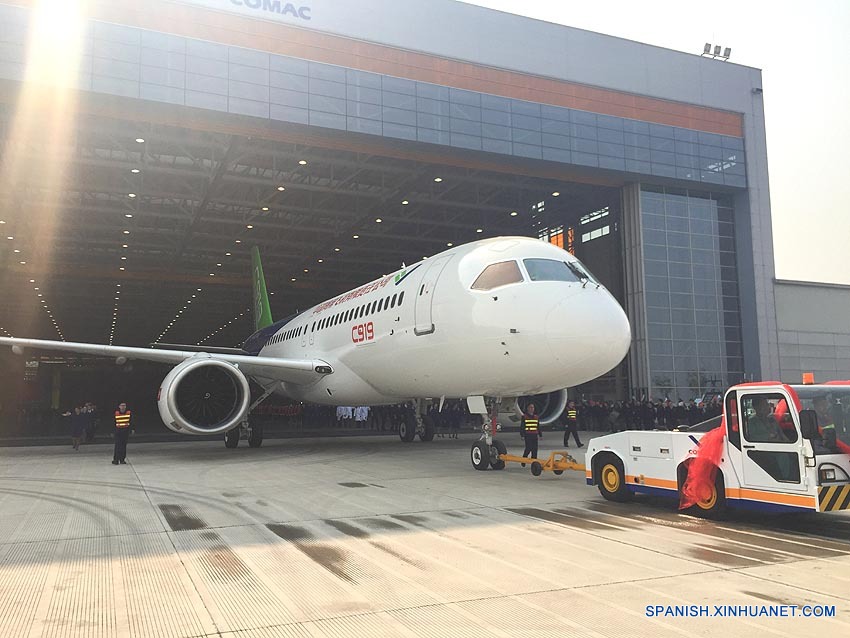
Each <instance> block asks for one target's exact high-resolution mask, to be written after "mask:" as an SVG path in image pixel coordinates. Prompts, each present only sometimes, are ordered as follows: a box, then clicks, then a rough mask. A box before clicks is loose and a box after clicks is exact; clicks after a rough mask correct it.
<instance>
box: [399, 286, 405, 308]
mask: <svg viewBox="0 0 850 638" xmlns="http://www.w3.org/2000/svg"><path fill="white" fill-rule="evenodd" d="M402 301H404V291H403V290H402V291H401V292H400V293H398V305H399V306H401V302H402Z"/></svg>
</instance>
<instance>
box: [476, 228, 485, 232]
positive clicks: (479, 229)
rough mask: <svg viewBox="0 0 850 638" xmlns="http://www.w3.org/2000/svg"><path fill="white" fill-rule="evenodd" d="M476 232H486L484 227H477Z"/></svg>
mask: <svg viewBox="0 0 850 638" xmlns="http://www.w3.org/2000/svg"><path fill="white" fill-rule="evenodd" d="M475 232H476V233H483V232H484V229H483V228H476V229H475Z"/></svg>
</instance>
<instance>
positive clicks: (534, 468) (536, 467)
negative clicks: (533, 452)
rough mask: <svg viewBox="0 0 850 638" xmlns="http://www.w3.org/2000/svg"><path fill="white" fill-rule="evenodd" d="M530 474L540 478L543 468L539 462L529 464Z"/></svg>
mask: <svg viewBox="0 0 850 638" xmlns="http://www.w3.org/2000/svg"><path fill="white" fill-rule="evenodd" d="M531 473H532V474H534V476H540V475H541V474H543V466H542V465H540V461H534V462H533V463H532V464H531Z"/></svg>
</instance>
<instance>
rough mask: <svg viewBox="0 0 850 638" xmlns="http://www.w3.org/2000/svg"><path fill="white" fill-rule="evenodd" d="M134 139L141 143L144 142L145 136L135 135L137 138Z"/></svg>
mask: <svg viewBox="0 0 850 638" xmlns="http://www.w3.org/2000/svg"><path fill="white" fill-rule="evenodd" d="M136 141H137V142H138V143H139V144H142V143H144V141H145V138H143V137H137V138H136Z"/></svg>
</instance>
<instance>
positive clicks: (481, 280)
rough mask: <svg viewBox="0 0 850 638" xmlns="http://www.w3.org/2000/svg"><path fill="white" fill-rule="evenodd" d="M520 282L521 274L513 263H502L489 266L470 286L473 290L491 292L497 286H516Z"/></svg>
mask: <svg viewBox="0 0 850 638" xmlns="http://www.w3.org/2000/svg"><path fill="white" fill-rule="evenodd" d="M521 281H522V273H521V272H520V270H519V266H518V265H517V263H516V262H515V261H502V262H499V263H498V264H490V265H489V266H487V267H486V268H485V269H484V270H483V271H481V274H480V275H478V279H476V280H475V283H473V284H472V289H473V290H493V288H498V287H499V286H507V285H508V284H516V283H519V282H521Z"/></svg>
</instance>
